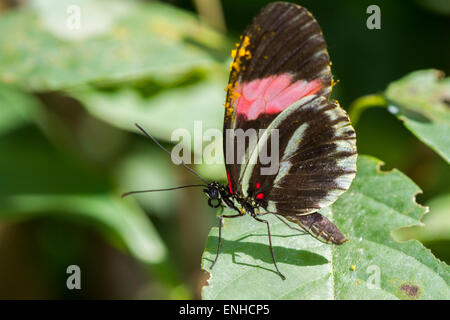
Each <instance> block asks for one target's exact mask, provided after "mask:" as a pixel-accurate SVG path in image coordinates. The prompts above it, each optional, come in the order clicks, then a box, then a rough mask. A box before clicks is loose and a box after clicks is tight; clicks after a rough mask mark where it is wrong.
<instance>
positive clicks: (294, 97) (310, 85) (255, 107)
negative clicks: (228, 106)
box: [233, 73, 323, 120]
mask: <svg viewBox="0 0 450 320" xmlns="http://www.w3.org/2000/svg"><path fill="white" fill-rule="evenodd" d="M322 88H323V85H322V83H321V81H320V79H315V80H312V81H309V82H308V81H306V80H298V81H296V82H292V75H291V74H289V73H283V74H281V75H277V76H270V77H267V78H264V79H257V80H253V81H250V82H246V83H243V84H239V83H238V84H237V86H236V90H235V92H236V93H237V94H236V96H237V97H238V98H236V100H235V101H234V102H233V104H234V105H235V106H236V112H237V113H238V114H243V115H245V116H246V118H247V119H248V120H255V119H256V118H258V116H259V115H260V114H262V113H265V114H277V113H280V112H281V111H283V110H284V109H286V108H287V107H289V106H290V105H291V104H293V103H294V102H296V101H298V100H300V99H301V98H303V97H306V96H309V95H312V94H315V93H317V92H318V91H320V90H321V89H322Z"/></svg>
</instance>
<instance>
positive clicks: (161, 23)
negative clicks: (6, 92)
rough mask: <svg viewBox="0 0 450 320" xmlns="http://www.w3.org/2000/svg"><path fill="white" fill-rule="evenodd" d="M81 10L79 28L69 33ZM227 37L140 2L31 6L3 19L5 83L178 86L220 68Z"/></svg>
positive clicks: (0, 45)
mask: <svg viewBox="0 0 450 320" xmlns="http://www.w3.org/2000/svg"><path fill="white" fill-rule="evenodd" d="M72 5H76V6H78V7H79V9H80V15H81V16H80V17H81V20H80V21H81V25H80V28H75V29H73V28H69V27H68V23H69V22H70V21H71V20H70V19H72V18H71V17H72V15H73V13H72V14H71V13H68V8H69V7H71V6H72ZM223 43H224V38H223V37H222V36H221V35H220V34H218V33H215V32H213V31H212V30H211V29H209V28H207V27H206V26H204V25H202V24H201V23H200V22H198V21H197V20H196V19H195V17H194V16H193V15H191V14H188V13H186V12H183V11H181V10H179V9H176V8H174V7H171V6H168V5H165V4H161V3H156V2H151V3H142V2H137V1H127V2H125V1H113V0H100V1H95V3H94V2H93V1H87V0H83V1H81V0H78V1H72V0H70V1H68V0H64V1H59V0H58V1H48V0H45V1H42V0H40V1H34V2H33V5H32V6H27V7H25V8H22V9H18V10H11V11H9V12H6V13H4V14H3V15H2V17H1V19H0V82H6V83H17V84H19V85H20V86H22V87H24V88H26V89H30V90H37V91H43V90H58V89H64V88H67V87H73V86H77V85H81V84H86V83H89V82H101V83H104V82H105V81H106V82H111V81H113V82H114V81H122V82H123V81H126V80H128V79H137V78H152V79H155V80H157V81H158V82H160V83H167V82H173V81H174V80H175V79H178V78H179V77H181V76H184V75H186V74H187V73H189V72H192V71H193V70H198V69H200V70H205V69H208V70H209V69H210V68H211V67H213V66H215V65H216V60H215V58H214V54H215V52H216V51H217V50H218V48H219V49H220V48H221V47H222V46H223Z"/></svg>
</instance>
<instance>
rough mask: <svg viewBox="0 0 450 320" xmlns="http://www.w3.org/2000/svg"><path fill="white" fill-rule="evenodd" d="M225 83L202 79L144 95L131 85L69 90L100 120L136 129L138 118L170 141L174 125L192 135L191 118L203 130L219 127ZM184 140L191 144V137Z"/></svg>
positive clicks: (150, 129) (221, 118)
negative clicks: (102, 89)
mask: <svg viewBox="0 0 450 320" xmlns="http://www.w3.org/2000/svg"><path fill="white" fill-rule="evenodd" d="M224 83H225V80H224V81H223V82H222V81H218V80H211V81H201V82H199V83H196V84H193V85H189V86H186V87H176V88H173V89H170V90H164V91H162V92H161V93H159V94H157V95H155V96H152V97H143V96H142V95H140V94H139V93H138V92H137V91H136V90H133V89H130V88H126V89H120V90H118V91H116V92H102V91H98V90H97V91H96V90H77V91H75V90H72V91H71V92H70V93H71V95H72V96H74V97H76V98H77V99H78V100H80V101H81V102H82V103H83V104H84V105H85V107H86V108H87V109H88V110H89V111H90V112H91V113H92V114H93V115H94V116H96V117H99V118H100V119H102V120H103V121H106V122H108V123H110V124H112V125H114V126H117V127H119V128H121V129H125V130H130V131H133V132H136V131H137V129H136V127H135V126H134V123H135V122H138V123H139V124H140V125H141V126H143V127H144V128H145V129H147V130H148V131H149V132H150V133H151V134H152V135H154V136H155V137H157V138H159V139H163V140H165V141H170V140H171V135H172V133H173V132H174V130H177V129H186V130H187V131H188V132H189V134H190V136H191V138H192V139H194V121H201V126H202V129H203V130H202V131H203V132H204V131H205V130H207V129H210V128H216V129H219V128H220V129H221V128H222V121H223V113H224V108H223V107H221V106H222V105H223V102H224V101H225V93H224V90H223V89H224V85H223V84H224ZM203 132H201V133H203ZM201 138H202V137H200V139H201ZM185 143H188V146H189V147H190V146H191V141H187V142H185Z"/></svg>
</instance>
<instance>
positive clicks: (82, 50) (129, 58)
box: [0, 0, 450, 299]
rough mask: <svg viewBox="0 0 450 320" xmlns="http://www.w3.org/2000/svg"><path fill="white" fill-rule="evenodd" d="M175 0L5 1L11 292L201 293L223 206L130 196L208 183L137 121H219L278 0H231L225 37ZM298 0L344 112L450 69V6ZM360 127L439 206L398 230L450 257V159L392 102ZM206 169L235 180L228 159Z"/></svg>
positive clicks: (0, 209) (362, 144) (153, 124)
mask: <svg viewBox="0 0 450 320" xmlns="http://www.w3.org/2000/svg"><path fill="white" fill-rule="evenodd" d="M167 2H170V3H163V2H156V1H127V0H122V1H120V0H115V1H112V0H103V1H101V0H96V1H92V0H90V1H87V0H85V1H81V0H72V1H49V0H33V1H31V0H30V1H26V2H25V3H24V4H21V5H16V6H14V5H10V3H11V2H9V1H0V150H1V151H0V152H1V157H0V164H1V165H0V181H1V183H0V261H2V263H1V264H0V298H149V299H154V298H166V299H167V298H169V299H173V298H199V297H200V288H201V286H202V284H203V283H205V279H206V277H207V275H206V274H205V273H204V272H203V271H201V270H200V262H201V255H202V252H203V249H204V247H205V243H206V239H207V234H208V231H209V229H210V227H211V226H212V225H213V224H215V223H216V220H215V211H214V210H211V209H209V208H208V207H207V204H206V203H205V199H204V196H203V194H202V193H201V192H199V191H198V190H185V191H179V192H171V193H158V194H148V195H145V196H144V195H142V196H138V197H134V198H130V199H120V198H119V195H120V193H122V192H124V191H129V190H130V189H140V188H156V187H171V186H174V185H180V184H186V183H196V182H197V181H196V180H195V177H194V176H192V175H191V174H190V173H189V172H186V170H183V169H182V168H179V167H176V166H174V165H173V164H172V162H171V161H170V159H169V158H168V157H167V156H166V155H165V154H164V153H163V152H162V151H161V150H159V149H158V148H157V147H155V145H154V144H153V143H151V142H150V141H149V140H146V139H145V138H144V137H142V136H140V135H138V134H135V132H136V130H135V128H134V127H133V124H134V122H138V123H140V124H142V125H143V126H144V127H145V128H146V129H148V130H149V131H150V132H151V133H152V134H154V135H155V136H156V137H158V138H159V139H160V140H162V141H164V144H165V145H166V146H167V147H170V146H171V145H170V134H171V132H172V130H173V129H174V128H186V129H188V130H192V128H193V120H201V121H203V124H204V128H205V129H206V128H208V127H211V128H218V129H221V127H222V115H223V108H222V104H223V100H224V97H225V92H224V91H223V89H224V88H225V85H226V80H227V76H228V63H229V61H230V60H229V52H230V50H231V48H232V47H233V46H234V42H235V41H236V40H237V39H238V36H239V34H240V33H241V32H242V30H243V29H244V27H245V25H246V24H247V23H249V21H250V20H251V18H252V17H253V16H254V15H255V14H256V12H257V11H258V10H259V9H260V8H261V7H262V6H263V5H264V4H266V3H268V2H269V1H261V0H258V1H245V2H242V1H237V0H227V1H223V2H222V3H221V6H222V8H223V13H224V17H225V22H226V25H227V28H228V29H227V31H226V33H221V32H218V31H215V30H213V29H212V28H210V27H208V26H206V25H205V24H204V23H202V22H201V21H202V20H203V19H202V17H198V16H197V13H196V12H197V11H198V12H202V10H198V9H199V8H197V7H195V4H194V2H192V1H190V0H172V1H167ZM297 3H299V4H301V5H303V6H305V7H306V8H308V9H309V10H310V11H311V12H312V13H313V14H314V16H315V17H316V18H317V20H318V21H319V23H320V25H321V26H322V28H323V32H324V35H325V38H326V40H327V43H328V46H329V52H330V56H331V60H332V61H333V73H334V75H335V78H336V79H339V80H340V83H339V84H338V85H337V86H336V87H335V88H334V90H333V95H334V97H335V98H337V99H339V100H340V101H341V104H342V105H343V106H344V107H346V106H349V105H350V104H351V103H352V102H353V101H354V100H355V99H357V98H358V97H361V96H364V95H367V94H373V93H379V92H381V91H383V90H385V89H386V88H387V86H388V84H389V83H391V82H392V81H394V80H397V79H400V78H402V77H404V76H405V75H406V74H408V73H410V72H412V71H415V70H422V69H430V68H435V69H438V70H442V71H444V72H446V73H447V74H448V73H449V72H450V60H449V59H448V56H449V53H450V42H449V41H447V40H448V34H449V31H450V19H449V15H448V5H447V3H446V2H445V1H442V2H440V1H431V0H421V1H375V2H374V1H365V0H364V1H361V0H346V1H343V2H339V3H338V2H336V1H331V0H329V1H325V0H323V1H313V0H305V1H297ZM73 4H75V5H78V6H79V7H80V8H81V14H82V25H81V28H80V29H75V30H71V29H69V28H68V27H67V24H66V23H67V19H68V17H70V13H68V11H67V8H68V6H69V5H73ZM370 4H378V5H379V6H380V7H381V12H382V29H381V30H368V29H367V28H366V26H365V23H366V17H367V15H366V8H367V6H368V5H370ZM203 9H205V8H203ZM207 11H208V10H207V8H206V12H207ZM203 12H205V10H203ZM447 108H448V105H447ZM446 110H447V112H448V109H446ZM355 125H356V130H357V137H358V150H359V152H360V153H365V154H371V155H374V156H376V157H378V158H380V159H382V160H383V161H384V162H385V163H386V168H387V169H390V168H394V167H396V168H398V169H400V170H401V171H403V172H404V173H405V174H406V175H408V176H409V177H410V178H411V179H412V180H413V181H414V182H415V183H416V184H417V185H418V186H419V187H420V188H421V189H423V191H424V194H423V195H422V196H419V197H418V198H419V200H418V201H419V202H421V203H429V204H430V207H431V211H430V213H429V214H427V215H426V216H425V219H424V222H425V223H426V225H425V227H414V228H407V229H406V230H401V234H400V235H399V237H402V239H410V238H418V239H419V240H421V241H423V243H424V244H425V245H426V246H428V247H429V248H431V249H432V250H433V253H434V254H435V255H436V256H437V257H438V258H440V259H441V260H443V261H446V262H447V263H448V262H450V252H449V251H448V248H449V247H450V246H449V245H450V239H449V238H448V234H450V229H449V227H448V223H447V222H448V221H450V206H449V203H448V201H446V200H445V199H447V198H448V194H450V184H449V181H450V171H449V166H448V164H447V163H446V161H445V160H443V159H442V158H441V157H440V156H439V155H438V154H436V153H435V152H434V151H433V150H431V149H430V148H429V147H428V146H427V145H425V144H423V143H422V142H420V141H419V140H418V139H417V138H416V137H415V136H414V135H413V134H412V133H411V132H410V131H408V130H407V129H405V127H404V126H403V125H402V123H401V122H400V121H398V119H396V118H395V117H393V116H392V115H391V114H390V113H389V112H386V110H385V109H368V110H367V111H365V112H364V113H362V114H361V117H360V120H359V121H358V122H357V123H356V124H355ZM444 138H445V137H444ZM444 147H448V146H446V145H445V143H444ZM197 169H199V170H200V172H201V174H202V175H204V176H205V177H206V178H208V179H222V181H223V179H224V170H223V168H221V167H220V166H208V165H198V168H197ZM428 221H430V223H429V225H428V224H427V222H428ZM433 221H437V222H433ZM444 221H445V222H444ZM439 222H441V223H439ZM436 226H439V231H436V230H437V229H436ZM430 235H433V236H430ZM70 264H78V265H80V267H81V269H82V270H83V282H82V288H83V290H81V291H79V292H75V291H69V290H67V288H66V286H65V279H66V277H67V275H66V273H65V271H66V268H67V266H68V265H70Z"/></svg>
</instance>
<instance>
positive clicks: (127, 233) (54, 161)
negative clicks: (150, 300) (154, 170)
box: [0, 127, 166, 264]
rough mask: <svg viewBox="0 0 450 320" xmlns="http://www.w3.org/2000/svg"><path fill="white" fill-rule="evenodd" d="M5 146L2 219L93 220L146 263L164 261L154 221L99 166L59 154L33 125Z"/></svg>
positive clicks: (0, 169)
mask: <svg viewBox="0 0 450 320" xmlns="http://www.w3.org/2000/svg"><path fill="white" fill-rule="evenodd" d="M0 149H1V150H2V157H0V181H1V182H2V183H1V184H0V202H1V206H0V221H5V220H9V221H22V220H24V219H33V218H37V217H42V216H48V215H49V214H53V215H56V216H57V217H60V218H63V219H69V218H70V219H72V220H73V221H75V222H81V223H90V222H92V224H93V226H94V227H95V228H96V229H97V230H98V231H100V232H101V233H102V234H103V235H104V236H105V237H107V238H108V239H110V240H111V241H114V242H115V244H117V245H119V246H123V245H125V246H126V247H127V248H128V250H129V251H130V252H131V254H133V255H134V256H135V257H137V258H138V259H140V260H141V261H143V262H146V263H152V264H153V263H158V262H160V261H162V260H163V259H164V257H165V255H166V248H165V246H164V244H163V242H162V240H161V239H160V238H159V235H158V233H157V232H156V230H155V228H154V227H153V225H152V223H151V221H150V220H149V219H148V217H147V216H146V215H145V213H144V212H143V211H142V209H141V208H140V207H138V206H137V205H136V204H135V203H134V200H133V199H120V198H119V194H120V191H119V190H114V189H113V190H112V191H111V189H112V188H111V186H110V185H109V183H108V181H105V180H107V177H104V176H100V175H99V173H98V172H97V171H98V170H96V171H94V170H92V168H86V166H83V165H80V164H79V163H77V162H76V161H74V159H72V158H71V157H67V155H65V154H63V153H62V152H58V151H57V150H56V149H55V148H53V146H52V145H50V143H49V142H48V141H47V140H45V139H44V137H43V136H42V135H41V133H40V132H39V131H37V130H36V129H35V128H32V127H28V128H25V129H23V130H17V131H16V132H14V133H10V134H8V135H1V136H0ZM93 171H94V172H93ZM112 193H113V194H114V195H111V194H112ZM68 213H69V214H68Z"/></svg>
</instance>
